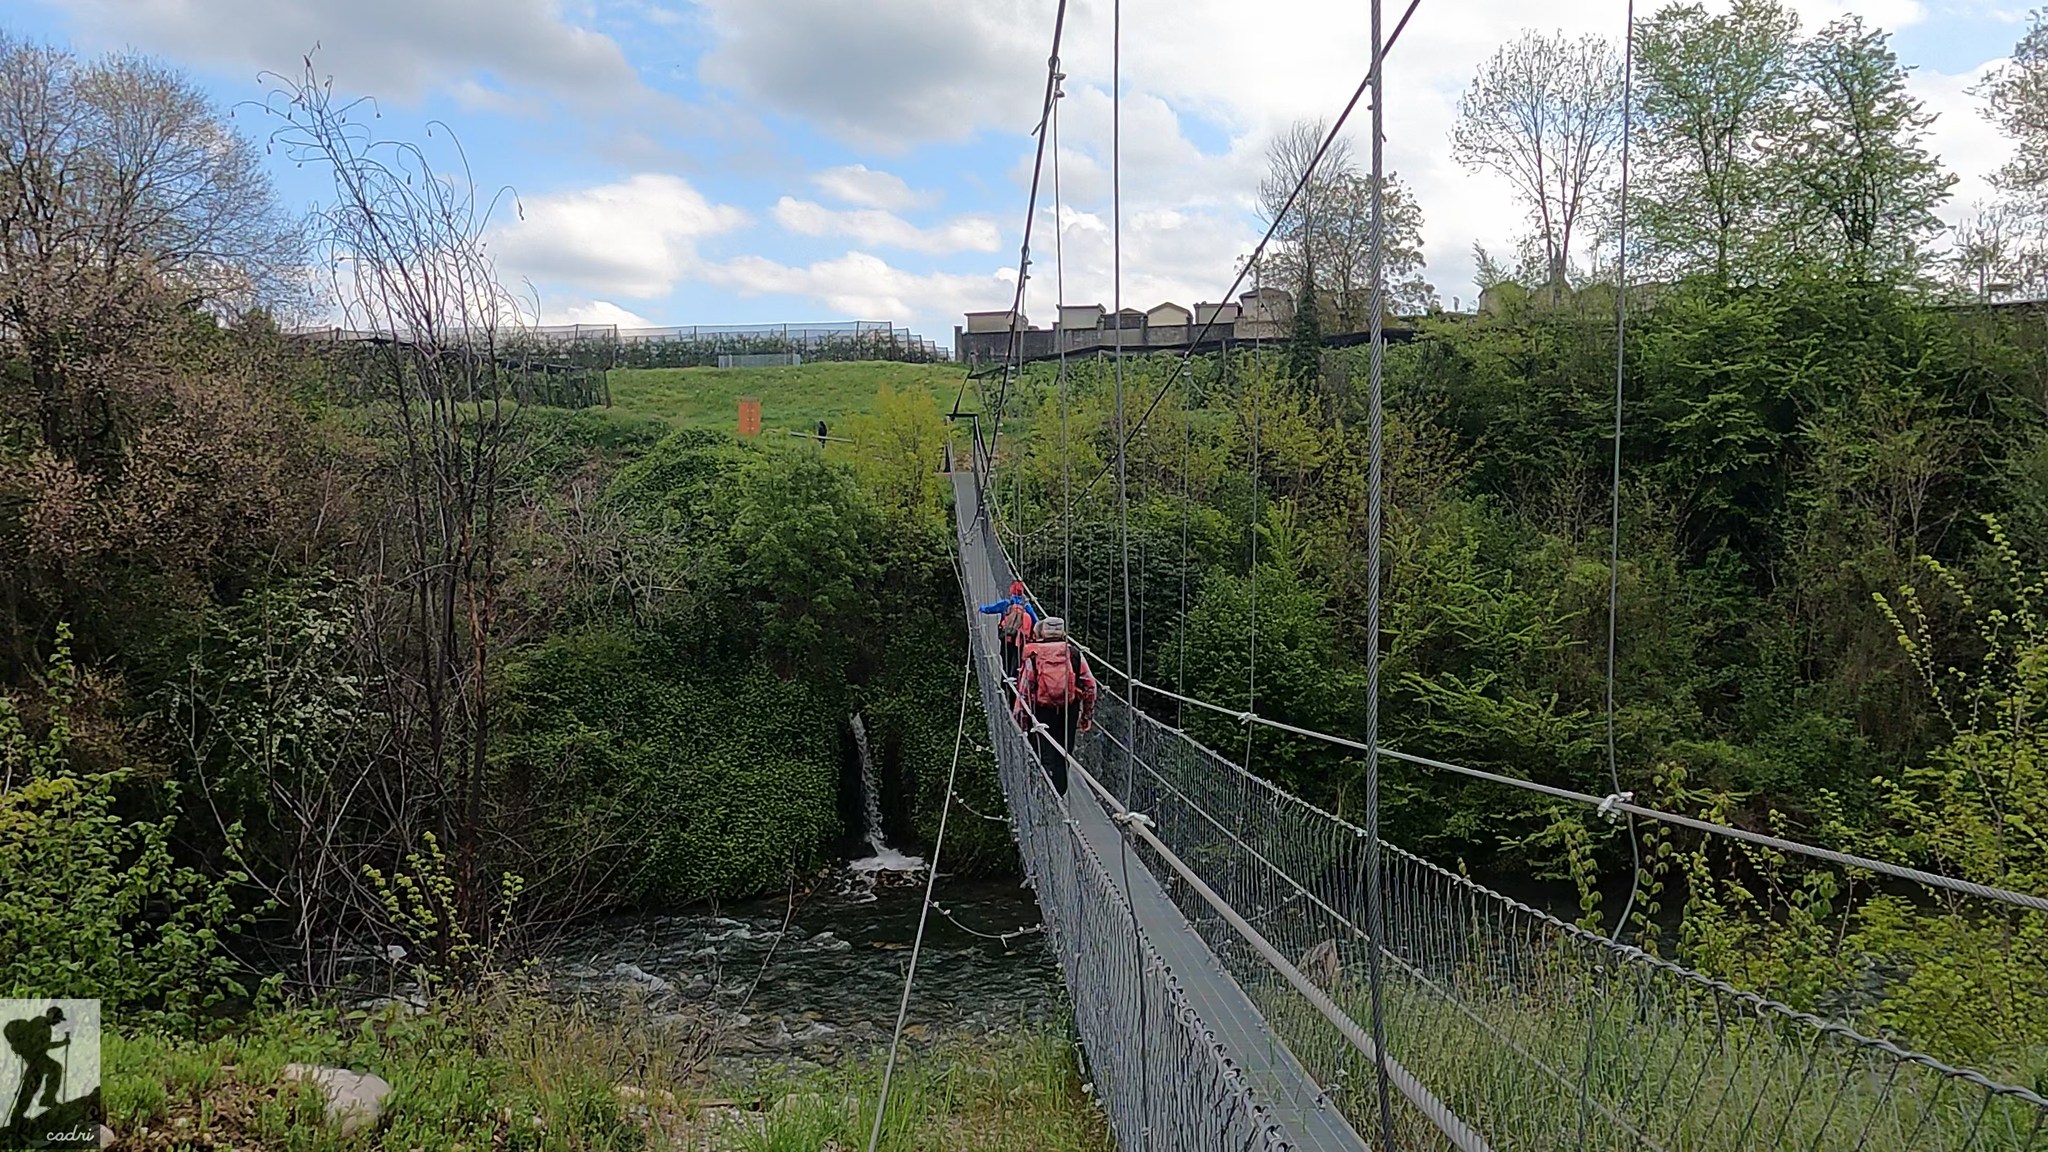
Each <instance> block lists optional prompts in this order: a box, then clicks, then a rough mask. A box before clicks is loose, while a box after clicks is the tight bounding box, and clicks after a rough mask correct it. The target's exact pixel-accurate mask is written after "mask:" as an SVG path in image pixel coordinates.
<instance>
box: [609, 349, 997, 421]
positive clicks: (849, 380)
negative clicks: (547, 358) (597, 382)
mask: <svg viewBox="0 0 2048 1152" xmlns="http://www.w3.org/2000/svg"><path fill="white" fill-rule="evenodd" d="M961 374H962V369H961V368H960V367H959V366H957V365H953V364H897V363H892V362H888V361H857V362H849V363H829V364H804V365H801V366H798V367H794V368H723V369H721V368H617V369H613V370H612V373H611V388H612V410H613V411H614V412H616V413H618V414H620V415H622V416H629V417H631V416H637V417H645V418H650V419H655V420H660V421H663V422H665V423H667V424H669V425H671V426H674V427H677V428H720V429H725V430H728V431H730V430H731V429H733V428H734V427H735V426H736V425H737V423H738V412H739V398H740V397H742V396H756V397H759V398H760V400H761V427H762V428H764V429H769V428H788V429H793V430H795V431H799V432H810V431H813V430H814V429H816V427H817V424H818V421H820V420H823V421H825V422H826V423H827V424H828V425H833V426H837V425H838V423H839V421H840V419H841V418H842V417H844V416H847V415H849V414H851V413H855V412H865V411H867V410H868V409H869V407H870V406H871V405H873V403H874V400H875V393H876V392H877V391H878V390H880V388H881V386H882V385H883V384H885V383H886V384H889V385H891V386H893V387H895V388H896V389H897V390H898V391H909V390H913V389H920V388H921V389H924V390H926V391H929V392H930V393H931V396H932V402H933V403H934V404H937V405H938V406H939V407H940V408H942V409H947V410H950V409H951V408H952V406H953V396H954V395H955V393H957V392H958V391H959V388H960V378H961Z"/></svg>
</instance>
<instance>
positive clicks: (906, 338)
mask: <svg viewBox="0 0 2048 1152" xmlns="http://www.w3.org/2000/svg"><path fill="white" fill-rule="evenodd" d="M289 334H290V335H293V336H297V337H300V338H307V339H316V340H322V341H329V342H333V343H378V342H390V341H392V340H394V339H397V337H395V336H394V334H393V333H391V332H388V331H375V330H368V329H350V328H300V329H293V330H291V332H290V333H289ZM488 339H489V340H490V342H491V343H492V344H493V345H495V346H496V347H498V348H501V349H504V350H506V351H508V352H511V353H527V354H531V355H534V356H537V357H544V358H546V359H549V360H555V361H561V362H566V363H570V364H574V365H577V366H578V367H583V368H702V367H711V366H714V365H717V364H718V363H719V360H720V357H722V356H773V355H797V356H801V357H803V359H805V360H808V361H821V360H840V361H844V360H892V361H899V362H903V363H912V364H931V363H937V362H940V361H943V360H949V359H951V358H952V351H951V350H950V349H948V348H946V347H943V346H941V345H939V344H937V343H935V342H933V341H931V340H927V339H925V338H924V337H922V336H919V335H917V334H916V333H914V332H912V331H911V330H910V329H908V328H902V327H898V326H897V325H895V324H893V323H891V322H889V321H886V320H844V321H828V322H818V323H807V324H696V325H681V326H676V327H669V328H621V327H619V326H618V325H616V324H541V325H534V326H529V327H515V326H512V325H506V326H503V327H500V328H495V329H493V330H491V332H490V333H489V334H488Z"/></svg>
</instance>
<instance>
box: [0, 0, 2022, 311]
mask: <svg viewBox="0 0 2048 1152" xmlns="http://www.w3.org/2000/svg"><path fill="white" fill-rule="evenodd" d="M1710 2H1712V0H1710ZM2029 2H2031V0H1861V2H1853V3H1852V2H1846V0H1793V6H1794V7H1795V8H1797V9H1798V10H1799V12H1800V13H1801V15H1802V17H1803V18H1804V19H1805V20H1806V22H1807V25H1808V27H1809V28H1811V27H1816V26H1818V25H1819V24H1821V23H1824V22H1825V21H1827V20H1829V19H1832V18H1834V17H1836V16H1839V15H1841V14H1842V13H1844V12H1852V11H1853V12H1855V13H1857V14H1859V15H1861V16H1862V17H1864V19H1865V20H1866V21H1869V22H1871V23H1874V24H1877V25H1880V26H1882V27H1885V28H1888V29H1890V30H1892V31H1893V33H1894V34H1895V39H1894V46H1895V47H1896V49H1897V50H1898V52H1899V54H1900V56H1901V58H1902V59H1904V60H1905V61H1906V62H1907V63H1909V64H1911V65H1912V66H1913V67H1914V68H1915V72H1914V76H1913V84H1914V87H1915V89H1916V90H1917V91H1918V93H1919V95H1920V96H1921V97H1922V98H1923V99H1924V100H1925V101H1926V102H1927V105H1928V107H1929V109H1930V110H1932V111H1935V112H1937V113H1938V114H1939V120H1938V121H1937V123H1936V125H1935V128H1934V132H1933V143H1934V147H1935V149H1936V150H1937V151H1938V152H1939V153H1940V154H1941V156H1942V158H1943V159H1944V160H1945V161H1946V163H1947V164H1948V165H1949V167H1950V168H1951V169H1952V170H1954V171H1955V172H1956V173H1957V174H1958V175H1959V176H1961V177H1962V179H1961V182H1960V183H1959V184H1958V185H1957V187H1956V192H1955V199H1954V201H1953V202H1952V204H1951V206H1950V210H1949V212H1948V213H1947V215H1948V216H1949V217H1950V218H1951V219H1953V218H1955V217H1957V216H1959V215H1960V214H1962V213H1963V212H1964V211H1965V210H1966V209H1967V208H1968V206H1969V205H1970V204H1971V203H1972V202H1974V201H1977V200H1980V199H1983V198H1984V197H1986V196H1987V194H1988V193H1987V190H1986V187H1985V184H1984V174H1986V173H1988V172H1989V171H1991V170H1992V169H1994V168H1996V167H1997V166H1998V164H1999V163H2000V162H2001V160H2002V159H2003V156H2004V151H2005V149H2004V145H2003V142H2002V141H2001V140H2000V138H1999V137H1998V135H1997V134H1996V133H1995V132H1994V131H1992V130H1991V128H1990V127H1989V125H1987V124H1986V123H1985V122H1984V120H1983V118H1982V116H1981V115H1980V114H1979V112H1978V101H1977V100H1976V99H1975V98H1974V97H1972V96H1970V95H1969V93H1968V89H1969V88H1970V87H1971V86H1972V85H1973V84H1974V83H1975V82H1976V81H1977V79H1979V78H1980V77H1981V76H1982V74H1983V72H1984V70H1985V69H1986V68H1988V67H1990V66H1991V65H1993V64H1995V63H1997V62H1998V61H1999V60H2000V59H2001V58H2002V57H2003V56H2004V55H2005V54H2006V53H2007V52H2009V51H2010V50H2011V47H2012V45H2013V42H2014V41H2015V40H2016V39H2017V38H2018V37H2019V35H2020V34H2021V33H2022V32H2023V31H2024V28H2025V18H2026V8H2027V4H2028V3H2029ZM1640 3H1641V6H1642V7H1643V8H1644V9H1645V10H1647V9H1648V8H1649V7H1651V6H1652V4H1653V3H1654V0H1640ZM1053 6H1054V5H1053V0H26V2H23V0H15V2H13V3H10V4H9V5H8V11H7V14H6V15H4V16H0V26H6V27H7V28H8V29H9V30H10V31H12V32H15V33H17V34H26V35H29V36H32V37H35V38H39V39H43V40H47V41H51V42H55V43H60V44H69V45H71V46H72V47H74V48H76V49H78V50H80V51H86V52H92V51H99V50H103V49H109V48H124V47H125V48H136V49H140V50H143V51H146V52H149V53H152V54H155V55H158V56H161V57H163V58H165V59H167V60H169V61H171V62H173V63H175V64H177V65H179V66H181V67H184V68H186V69H188V70H190V71H191V72H192V73H193V74H194V75H195V76H197V77H198V78H199V79H200V80H201V81H202V82H203V83H205V84H206V86H207V87H208V88H209V89H210V90H212V91H213V92H214V93H215V94H217V96H218V97H219V99H220V100H221V101H222V102H223V104H224V105H233V104H237V103H240V102H244V101H256V100H260V99H261V98H262V97H263V95H264V93H265V91H266V89H267V86H266V85H265V83H264V82H263V81H262V79H261V73H263V72H264V71H265V70H266V69H268V70H277V71H294V70H296V69H297V68H298V67H299V66H300V59H301V57H302V55H303V54H304V53H306V52H307V51H309V50H311V49H314V48H315V47H316V46H317V48H318V52H317V54H316V56H315V61H316V66H317V68H318V69H319V70H320V72H322V73H323V74H326V75H331V76H332V77H333V81H334V84H335V88H336V90H337V91H339V92H348V93H361V94H371V95H374V96H376V97H377V98H378V103H379V107H380V108H381V109H382V112H383V116H382V119H381V120H379V121H377V126H378V128H379V129H380V130H381V131H384V132H386V133H389V134H392V135H396V136H408V137H411V138H414V139H421V138H424V137H425V135H426V126H427V125H428V124H429V123H431V122H436V121H438V122H440V123H444V124H446V125H448V126H449V127H450V128H452V129H453V131H454V132H455V134H456V135H457V136H458V137H459V138H460V140H461V143H462V145H463V147H464V149H465V151H466V153H467V155H468V158H469V161H470V164H471V166H472V169H473V171H474V173H475V175H476V178H477V180H478V182H479V183H481V184H484V185H486V186H488V187H497V186H508V187H510V188H511V189H513V190H514V191H515V192H516V193H517V205H518V207H517V209H516V210H515V209H513V208H509V207H508V208H506V209H504V210H502V211H501V213H500V216H499V219H498V224H497V227H496V231H495V233H494V242H493V250H494V251H495V253H496V255H497V258H498V261H499V266H500V269H501V271H502V272H504V273H506V274H507V276H508V278H509V279H511V280H513V281H515V282H517V283H519V284H521V285H523V286H530V291H531V292H532V293H534V294H536V295H537V296H538V297H539V299H540V301H541V305H542V311H543V316H542V319H543V320H544V321H545V322H550V323H568V322H577V321H581V322H593V321H595V322H605V321H612V322H618V323H624V324H643V323H644V324H708V323H753V322H776V321H798V320H828V319H866V320H894V321H896V322H897V323H898V324H908V325H910V326H912V327H914V328H916V329H918V330H919V331H920V332H922V333H924V334H925V335H928V336H933V337H936V338H939V339H940V340H941V342H942V343H949V342H950V337H951V332H952V325H953V324H955V323H957V322H958V314H959V313H960V312H961V311H962V310H965V309H975V308H993V307H1002V306H1005V305H1007V303H1008V301H1009V297H1010V294H1011V292H1012V287H1011V285H1012V283H1013V278H1014V269H1015V266H1016V260H1017V244H1018V240H1019V235H1020V232H1021V229H1022V225H1023V222H1024V221H1023V217H1024V204H1025V186H1026V184H1027V183H1028V181H1029V178H1030V173H1031V151H1030V148H1031V141H1030V139H1029V136H1028V133H1029V132H1030V130H1031V128H1032V127H1033V125H1034V123H1035V122H1036V118H1037V112H1038V101H1039V99H1040V96H1041V92H1042V86H1043V84H1044V77H1045V57H1046V50H1047V47H1048V45H1049V39H1050V34H1051V25H1052V11H1053ZM1402 6H1403V5H1402V4H1400V3H1397V2H1396V0H1387V7H1388V20H1389V21H1390V22H1391V20H1392V19H1393V18H1394V16H1395V15H1396V14H1397V13H1398V10H1399V9H1400V8H1401V7H1402ZM1123 7H1124V16H1123V25H1124V29H1123V42H1124V61H1123V90H1124V98H1123V114H1122V115H1123V139H1124V142H1123V193H1124V227H1123V232H1124V237H1123V253H1124V256H1123V268H1124V296H1125V299H1126V302H1127V303H1135V304H1139V305H1149V304H1151V303H1153V302H1156V301H1158V300H1161V299H1172V300H1176V301H1179V302H1180V303H1183V304H1190V303H1193V302H1194V301H1196V300H1198V299H1210V298H1214V297H1216V296H1217V295H1219V294H1220V293H1221V292H1222V291H1223V289H1224V288H1225V287H1227V286H1228V284H1229V282H1230V279H1231V274H1232V261H1233V259H1234V258H1235V257H1236V256H1237V255H1238V254H1240V253H1242V252H1244V251H1246V250H1248V249H1249V248H1250V246H1251V244H1252V243H1253V242H1254V241H1255V240H1256V238H1257V234H1256V231H1255V229H1254V225H1253V221H1252V218H1251V210H1250V209H1251V194H1252V190H1253V188H1254V187H1255V186H1256V183H1257V180H1258V175H1259V168H1260V156H1261V153H1262V150H1263V149H1264V147H1265V144H1266V142H1267V141H1268V140H1269V139H1270V138H1271V137H1272V135H1273V134H1274V133H1275V132H1276V131H1277V130H1279V129H1280V128H1282V127H1283V126H1285V125H1286V124H1287V123H1288V122H1289V121H1291V120H1293V119H1296V118H1298V117H1314V116H1328V115H1333V114H1334V113H1335V111H1336V110H1337V109H1338V108H1339V107H1341V105H1342V102H1343V100H1344V99H1345V98H1346V97H1347V96H1348V95H1349V93H1350V91H1351V89H1352V88H1353V87H1354V86H1355V85H1356V84H1357V82H1358V78H1359V77H1360V76H1361V75H1362V74H1363V72H1364V68H1365V63H1366V40H1367V25H1366V6H1365V4H1364V3H1362V2H1361V0H1268V2H1265V3H1251V2H1249V0H1128V2H1126V3H1125V4H1124V6H1123ZM1622 21H1623V7H1622V0H1598V2H1594V0H1553V2H1551V3H1546V4H1540V5H1539V4H1533V3H1530V2H1529V0H1422V3H1421V5H1420V7H1419V9H1418V10H1417V12H1416V15H1415V17H1414V20H1413V22H1412V23H1411V24H1410V26H1409V28H1408V30H1407V32H1406V33H1405V34H1404V35H1403V37H1402V39H1401V42H1400V44H1399V45H1398V46H1397V47H1396V49H1395V51H1394V53H1393V55H1392V57H1391V58H1390V61H1389V64H1388V69H1387V134H1388V140H1387V161H1388V165H1389V167H1390V168H1391V169H1392V170H1394V171H1395V172H1397V173H1398V174H1400V175H1401V176H1402V177H1403V178H1404V179H1406V180H1407V181H1408V182H1409V184H1410V185H1411V186H1412V187H1413V188H1414V189H1415V190H1416V192H1417V194H1418V196H1419V199H1420V200H1421V202H1422V205H1423V209H1424V212H1425V215H1426V220H1427V225H1426V230H1425V245H1426V252H1427V256H1428V259H1429V265H1430V275H1431V279H1432V280H1433V281H1434V283H1435V284H1436V286H1437V288H1438V290H1439V291H1440V292H1441V294H1442V295H1443V297H1444V301H1445V303H1446V304H1449V303H1451V302H1452V300H1453V298H1462V299H1463V300H1464V301H1467V302H1469V301H1470V300H1471V298H1472V296H1473V293H1474V288H1473V286H1472V284H1471V276H1472V256H1471V250H1472V246H1473V244H1474V243H1475V242H1476V243H1481V244H1485V245H1487V246H1489V247H1491V248H1495V249H1497V250H1498V249H1504V248H1507V247H1509V244H1510V239H1511V237H1512V236H1513V234H1514V233H1515V232H1516V231H1518V229H1519V226H1520V221H1519V219H1518V218H1517V214H1516V212H1515V210H1514V207H1513V205H1512V202H1511V200H1510V199H1509V197H1508V195H1507V193H1506V190H1505V188H1504V187H1503V186H1502V185H1500V184H1499V183H1497V182H1496V181H1495V180H1493V179H1490V178H1485V177H1479V176H1474V175H1471V174H1468V173H1466V172H1464V171H1463V170H1462V169H1460V168H1459V167H1458V166H1457V165H1456V164H1455V163H1454V162H1453V161H1452V160H1451V159H1450V158H1449V155H1448V153H1449V145H1448V139H1447V137H1448V133H1449V131H1450V127H1451V120H1452V116H1453V110H1454V108H1455V106H1456V102H1457V98H1458V96H1459V94H1460V93H1461V92H1462V91H1463V90H1464V87H1465V85H1466V84H1467V82H1468V81H1469V80H1470V77H1471V74H1472V70H1473V68H1474V66H1475V65H1476V64H1477V63H1478V62H1479V61H1480V60H1482V59H1483V58H1484V57H1486V56H1487V55H1489V54H1490V53H1491V52H1492V51H1493V50H1494V49H1495V48H1496V47H1498V46H1499V44H1500V43H1501V42H1502V41H1504V40H1506V39H1508V38H1510V37H1512V36H1514V35H1515V34H1516V33H1518V32H1519V31H1520V30H1522V29H1523V28H1525V27H1530V26H1532V25H1533V26H1536V27H1540V28H1544V29H1546V30H1548V29H1558V28H1561V29H1564V30H1566V31H1570V32H1573V33H1578V32H1587V31H1592V32H1601V33H1606V34H1610V35H1617V36H1618V34H1619V32H1620V29H1621V26H1622ZM1067 25H1068V26H1067V34H1066V47H1065V50H1064V53H1063V56H1064V64H1065V70H1066V72H1067V73H1068V76H1069V79H1068V81H1067V84H1066V91H1067V93H1068V96H1067V99H1066V100H1065V101H1064V102H1063V111H1062V115H1061V132H1062V141H1061V143H1062V148H1061V177H1062V192H1063V195H1064V202H1065V204H1066V211H1065V214H1064V215H1065V221H1064V223H1065V226H1064V229H1063V234H1064V237H1065V248H1066V279H1067V294H1068V297H1069V298H1070V299H1075V300H1086V299H1102V300H1105V301H1106V300H1107V299H1108V297H1109V294H1110V284H1111V276H1110V245H1109V242H1108V240H1109V226H1108V221H1109V216H1110V214H1109V203H1110V180H1109V164H1108V156H1109V136H1110V96H1109V93H1110V91H1111V88H1112V85H1111V73H1110V66H1111V53H1110V43H1111V39H1110V0H1070V3H1069V10H1068V18H1067ZM238 119H239V120H240V121H241V122H242V123H244V125H245V126H246V129H247V130H248V131H249V132H250V133H251V134H252V135H260V133H261V132H262V130H263V117H262V115H261V113H260V112H259V111H257V110H255V109H253V108H250V107H246V106H245V107H243V108H242V110H241V111H239V112H238ZM1360 119H1361V121H1362V119H1363V109H1361V110H1360ZM1361 142H1362V141H1361ZM1361 154H1362V153H1361ZM1049 178H1050V171H1049V169H1048V183H1049ZM277 179H278V181H279V183H280V185H281V187H282V188H283V189H284V190H285V192H286V193H287V195H288V196H289V197H290V198H291V199H292V200H293V201H294V202H305V203H308V204H311V203H314V202H317V201H318V200H319V199H320V198H321V196H322V195H323V193H324V192H326V191H327V189H326V187H325V186H324V185H323V183H322V180H321V178H320V177H319V176H318V174H317V173H314V172H312V171H310V170H298V169H294V168H292V167H290V166H289V165H286V164H283V163H281V162H280V164H279V166H278V172H277ZM1051 220H1052V213H1051V209H1050V195H1049V189H1048V192H1047V195H1046V207H1045V208H1044V210H1043V214H1042V216H1041V221H1040V230H1039V231H1038V233H1037V239H1036V241H1035V246H1036V248H1037V253H1036V267H1035V269H1034V272H1035V275H1034V278H1033V281H1032V288H1033V297H1032V299H1033V300H1034V302H1037V303H1036V306H1034V307H1033V308H1031V311H1032V312H1033V313H1034V314H1035V315H1036V314H1043V313H1049V312H1050V310H1051V309H1050V304H1051V300H1052V295H1051V293H1052V290H1053V275H1052V273H1053V252H1052V248H1053V244H1052V232H1051Z"/></svg>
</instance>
